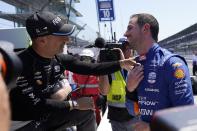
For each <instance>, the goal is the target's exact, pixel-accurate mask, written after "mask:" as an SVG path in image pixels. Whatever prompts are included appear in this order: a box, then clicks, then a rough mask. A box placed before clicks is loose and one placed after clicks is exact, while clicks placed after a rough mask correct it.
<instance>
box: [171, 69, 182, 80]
mask: <svg viewBox="0 0 197 131" xmlns="http://www.w3.org/2000/svg"><path fill="white" fill-rule="evenodd" d="M174 77H175V78H177V79H182V78H184V77H185V72H184V70H183V69H176V70H175V72H174Z"/></svg>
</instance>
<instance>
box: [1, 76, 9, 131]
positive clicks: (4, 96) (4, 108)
mask: <svg viewBox="0 0 197 131" xmlns="http://www.w3.org/2000/svg"><path fill="white" fill-rule="evenodd" d="M6 88H7V87H6V85H5V83H4V80H3V78H2V76H1V74H0V131H9V126H10V103H9V97H8V91H7V89H6Z"/></svg>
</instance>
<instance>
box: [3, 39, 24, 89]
mask: <svg viewBox="0 0 197 131" xmlns="http://www.w3.org/2000/svg"><path fill="white" fill-rule="evenodd" d="M21 71H22V63H21V61H20V59H19V58H18V56H17V55H16V54H15V53H14V51H13V44H11V43H9V42H5V41H0V74H1V75H2V76H3V79H4V81H5V83H6V85H7V87H8V88H9V89H10V88H13V87H14V86H15V81H16V78H17V76H18V75H19V74H20V73H21Z"/></svg>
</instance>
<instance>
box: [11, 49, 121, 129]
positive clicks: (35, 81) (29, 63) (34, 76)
mask: <svg viewBox="0 0 197 131" xmlns="http://www.w3.org/2000/svg"><path fill="white" fill-rule="evenodd" d="M19 57H20V58H21V60H22V62H23V72H22V74H21V75H20V76H19V77H18V78H17V81H16V83H17V87H16V88H13V89H12V90H11V91H10V99H11V109H12V119H13V120H19V121H26V120H34V121H39V122H41V123H39V124H37V126H36V127H35V126H33V128H38V129H36V130H39V128H40V130H51V129H55V128H57V127H58V126H61V125H62V124H65V123H69V122H71V121H74V122H72V123H70V124H73V123H74V124H78V123H83V124H85V123H86V124H87V122H88V121H89V123H90V124H91V122H94V121H95V118H94V115H93V111H89V110H87V111H79V110H72V111H70V106H69V103H68V101H57V100H53V99H50V96H51V95H52V94H54V93H55V92H57V91H58V90H59V89H61V88H62V85H63V84H64V79H65V78H64V76H63V72H64V70H65V68H66V69H67V70H71V71H73V72H76V73H82V74H97V75H102V74H106V73H111V72H113V71H116V70H119V69H120V65H119V64H118V62H111V63H108V64H105V65H104V64H94V66H93V65H91V64H88V65H87V64H84V63H80V62H79V61H77V60H76V59H74V57H72V56H69V55H59V56H57V57H54V58H52V59H47V58H43V57H41V56H39V55H38V54H37V53H36V52H35V51H34V50H33V49H32V48H31V47H30V48H28V49H26V50H24V51H23V52H21V53H20V54H19ZM79 112H82V113H81V114H79ZM70 116H72V117H70ZM82 118H83V119H82ZM49 119H50V121H49ZM76 120H78V121H76ZM87 125H88V124H87ZM31 128H32V127H31ZM79 128H81V130H83V129H84V130H85V128H90V129H89V130H94V129H93V128H94V127H93V125H92V127H91V126H90V127H87V126H86V127H85V126H84V125H82V124H81V125H79ZM28 130H34V129H30V128H28Z"/></svg>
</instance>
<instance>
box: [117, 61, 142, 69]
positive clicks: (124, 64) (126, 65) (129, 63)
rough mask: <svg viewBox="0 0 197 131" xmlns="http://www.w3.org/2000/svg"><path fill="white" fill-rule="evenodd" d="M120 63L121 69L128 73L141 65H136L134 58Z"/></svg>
mask: <svg viewBox="0 0 197 131" xmlns="http://www.w3.org/2000/svg"><path fill="white" fill-rule="evenodd" d="M119 62H120V67H121V68H123V69H125V70H128V71H129V70H131V69H132V68H133V67H134V66H137V65H140V64H139V63H136V61H134V58H129V59H124V60H120V61H119Z"/></svg>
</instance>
